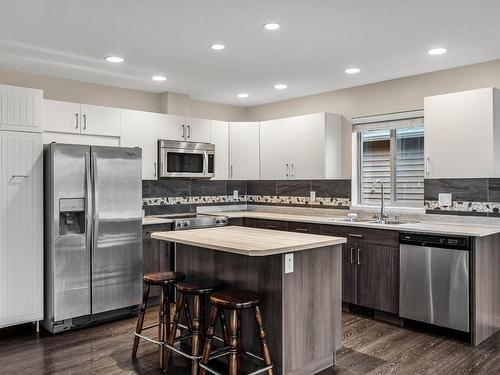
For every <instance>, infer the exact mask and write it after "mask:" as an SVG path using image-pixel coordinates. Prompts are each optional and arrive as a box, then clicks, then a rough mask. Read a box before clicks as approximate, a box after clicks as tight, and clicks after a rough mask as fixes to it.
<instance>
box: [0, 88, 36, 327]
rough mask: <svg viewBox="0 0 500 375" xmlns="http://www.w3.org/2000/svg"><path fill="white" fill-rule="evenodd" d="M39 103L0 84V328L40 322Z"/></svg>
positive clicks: (33, 92) (26, 92)
mask: <svg viewBox="0 0 500 375" xmlns="http://www.w3.org/2000/svg"><path fill="white" fill-rule="evenodd" d="M42 103H43V92H42V91H41V90H35V89H27V88H21V87H13V86H6V85H0V328H2V327H6V326H11V325H15V324H20V323H26V322H37V321H39V320H41V319H42V318H43V221H42V220H43V190H42V184H43V164H42V151H43V146H42Z"/></svg>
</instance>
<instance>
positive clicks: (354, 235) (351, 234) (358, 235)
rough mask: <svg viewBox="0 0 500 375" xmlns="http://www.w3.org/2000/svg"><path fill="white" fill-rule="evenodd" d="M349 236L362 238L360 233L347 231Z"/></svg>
mask: <svg viewBox="0 0 500 375" xmlns="http://www.w3.org/2000/svg"><path fill="white" fill-rule="evenodd" d="M349 237H354V238H363V235H362V234H355V233H349Z"/></svg>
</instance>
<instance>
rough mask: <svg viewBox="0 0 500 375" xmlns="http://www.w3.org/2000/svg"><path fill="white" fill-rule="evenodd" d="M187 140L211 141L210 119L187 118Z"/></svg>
mask: <svg viewBox="0 0 500 375" xmlns="http://www.w3.org/2000/svg"><path fill="white" fill-rule="evenodd" d="M186 128H187V129H186V141H189V142H204V143H209V142H210V120H206V119H202V118H188V119H186Z"/></svg>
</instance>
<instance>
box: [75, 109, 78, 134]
mask: <svg viewBox="0 0 500 375" xmlns="http://www.w3.org/2000/svg"><path fill="white" fill-rule="evenodd" d="M75 129H76V130H78V113H76V128H75Z"/></svg>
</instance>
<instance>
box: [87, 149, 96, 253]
mask: <svg viewBox="0 0 500 375" xmlns="http://www.w3.org/2000/svg"><path fill="white" fill-rule="evenodd" d="M90 163H91V161H90V153H88V152H86V153H85V185H86V189H87V192H86V199H85V200H86V202H85V203H86V206H87V215H86V227H87V229H86V231H85V234H86V235H85V247H86V248H87V249H88V251H89V253H90V252H91V251H92V249H91V246H92V232H93V230H92V219H93V211H94V210H93V208H92V207H93V194H92V175H91V166H90ZM90 256H92V255H90Z"/></svg>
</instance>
